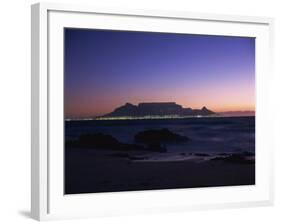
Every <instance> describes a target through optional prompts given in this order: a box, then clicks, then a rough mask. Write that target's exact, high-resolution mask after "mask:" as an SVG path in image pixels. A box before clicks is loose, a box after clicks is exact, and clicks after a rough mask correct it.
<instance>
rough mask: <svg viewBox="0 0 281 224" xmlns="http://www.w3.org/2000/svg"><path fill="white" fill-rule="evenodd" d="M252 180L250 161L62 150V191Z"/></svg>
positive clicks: (228, 183) (250, 182)
mask: <svg viewBox="0 0 281 224" xmlns="http://www.w3.org/2000/svg"><path fill="white" fill-rule="evenodd" d="M133 156H135V155H133ZM253 184H255V164H254V163H252V164H241V163H230V162H225V161H220V160H217V161H215V160H213V161H212V160H211V161H145V160H135V159H132V157H128V156H127V155H126V154H122V153H118V152H110V151H106V152H96V151H94V150H87V149H78V148H68V149H67V152H66V153H65V193H66V194H77V193H97V192H118V191H136V190H154V189H175V188H194V187H217V186H236V185H253Z"/></svg>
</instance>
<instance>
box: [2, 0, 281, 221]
mask: <svg viewBox="0 0 281 224" xmlns="http://www.w3.org/2000/svg"><path fill="white" fill-rule="evenodd" d="M35 2H36V1H28V0H25V1H24V0H9V1H8V0H7V1H1V13H0V25H1V26H0V62H1V63H0V105H1V106H0V108H1V109H0V118H1V120H0V130H1V133H0V139H1V140H0V150H1V151H0V152H1V154H0V223H23V224H24V223H32V222H35V221H33V220H31V219H30V218H29V208H30V4H31V3H35ZM57 2H64V3H67V2H71V3H75V2H78V1H74V0H71V1H57ZM278 2H279V1H277V0H276V1H274V0H266V1H265V0H263V1H258V0H255V1H250V0H232V1H226V0H211V1H210V0H205V1H203V0H192V1H191V0H182V1H181V0H170V1H165V0H119V1H117V0H103V1H101V0H100V1H97V0H96V1H94V0H92V1H91V0H88V1H86V0H80V1H79V4H91V5H97V6H107V7H111V8H114V7H120V8H132V9H134V8H136V9H164V10H184V11H191V12H208V13H223V14H238V15H253V16H270V17H275V19H276V26H275V40H276V41H275V65H276V66H275V73H276V81H275V86H273V87H272V88H274V89H275V99H274V102H276V104H275V107H274V108H272V116H275V118H276V119H275V120H276V123H275V130H268V131H269V132H270V131H272V133H273V134H274V135H275V136H274V137H275V138H273V141H275V177H276V180H275V189H276V192H275V198H276V200H275V206H274V207H260V208H247V209H246V208H243V209H224V210H209V211H192V212H186V213H170V214H155V215H147V216H126V217H115V218H98V219H95V220H93V219H88V220H79V221H77V220H72V221H69V220H68V221H59V223H78V222H79V223H93V222H95V223H114V224H118V223H122V224H126V223H137V224H138V223H164V224H165V223H188V222H189V223H216V224H219V223H224V224H225V223H229V224H231V223H235V224H237V223H280V222H281V195H280V193H279V191H278V189H281V188H280V187H281V175H280V172H279V170H281V162H280V159H281V153H280V151H279V149H280V150H281V144H280V143H277V140H279V139H280V137H281V120H280V118H278V116H277V115H278V114H281V87H280V85H281V75H280V74H281V73H280V72H281V69H280V67H279V66H278V64H279V62H280V55H281V53H280V52H281V49H280V43H279V41H278V39H280V40H281V5H279V4H278ZM279 136H280V137H279Z"/></svg>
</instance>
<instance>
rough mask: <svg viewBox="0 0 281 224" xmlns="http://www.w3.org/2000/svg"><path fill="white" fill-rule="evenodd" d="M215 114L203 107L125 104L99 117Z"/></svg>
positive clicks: (161, 103)
mask: <svg viewBox="0 0 281 224" xmlns="http://www.w3.org/2000/svg"><path fill="white" fill-rule="evenodd" d="M209 115H215V113H214V112H213V111H211V110H209V109H207V108H206V107H205V106H204V107H202V108H201V109H192V108H184V107H182V106H181V105H179V104H176V103H175V102H153V103H139V104H138V105H133V104H131V103H126V104H125V105H123V106H120V107H118V108H116V109H115V110H114V111H113V112H111V113H108V114H105V115H103V116H101V118H108V117H145V116H160V117H161V116H179V117H181V116H182V117H184V116H209Z"/></svg>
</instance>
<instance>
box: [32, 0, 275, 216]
mask: <svg viewBox="0 0 281 224" xmlns="http://www.w3.org/2000/svg"><path fill="white" fill-rule="evenodd" d="M31 14H32V22H31V24H32V40H31V41H32V149H31V161H32V164H31V178H32V182H31V214H32V217H33V218H34V219H37V220H50V219H61V218H81V217H95V216H112V215H121V214H136V213H151V212H170V211H186V210H188V209H206V208H225V207H248V206H260V205H271V204H272V203H273V146H272V142H273V141H272V135H271V134H270V133H269V131H268V130H271V129H273V127H272V124H273V121H272V120H271V116H270V108H271V104H270V102H271V101H270V100H269V99H270V97H271V88H270V86H271V84H272V83H271V82H272V77H273V72H272V69H271V68H272V64H271V63H272V48H273V39H272V37H273V34H272V32H273V19H272V18H262V17H248V16H232V15H215V14H203V13H189V12H169V11H154V10H153V11H151V10H122V9H100V8H96V7H91V6H90V7H89V6H78V5H64V4H50V3H38V4H35V5H32V7H31ZM64 27H77V28H104V29H119V30H122V29H126V30H141V31H169V32H183V33H188V32H189V33H193V34H194V33H197V34H214V35H215V34H216V35H230V36H231V35H233V36H251V37H255V38H256V41H257V42H256V184H255V185H254V186H241V187H240V186H236V187H211V188H196V189H181V190H157V191H141V192H118V193H98V194H83V195H64V194H63V135H62V134H63V122H62V121H63V113H62V111H63V35H62V34H63V32H62V31H63V28H64Z"/></svg>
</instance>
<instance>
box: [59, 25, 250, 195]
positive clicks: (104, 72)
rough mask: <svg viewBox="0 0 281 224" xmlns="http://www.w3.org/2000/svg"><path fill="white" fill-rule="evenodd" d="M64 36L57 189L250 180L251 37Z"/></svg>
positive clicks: (76, 31) (94, 32) (67, 32)
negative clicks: (61, 142)
mask: <svg viewBox="0 0 281 224" xmlns="http://www.w3.org/2000/svg"><path fill="white" fill-rule="evenodd" d="M63 38H64V46H63V47H64V66H63V67H64V90H63V92H64V121H63V122H64V193H65V194H82V193H105V192H123V191H146V190H166V189H184V188H206V187H222V186H223V187H226V186H242V185H243V186H244V185H255V175H256V173H255V151H256V150H255V110H256V109H255V108H256V105H255V104H256V103H255V102H256V95H255V93H256V88H255V47H256V39H255V37H245V36H243V37H242V36H222V35H221V36H220V35H206V34H194V33H173V32H150V31H149V32H148V31H129V30H109V29H92V28H91V29H83V28H71V27H65V28H64V37H63Z"/></svg>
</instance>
